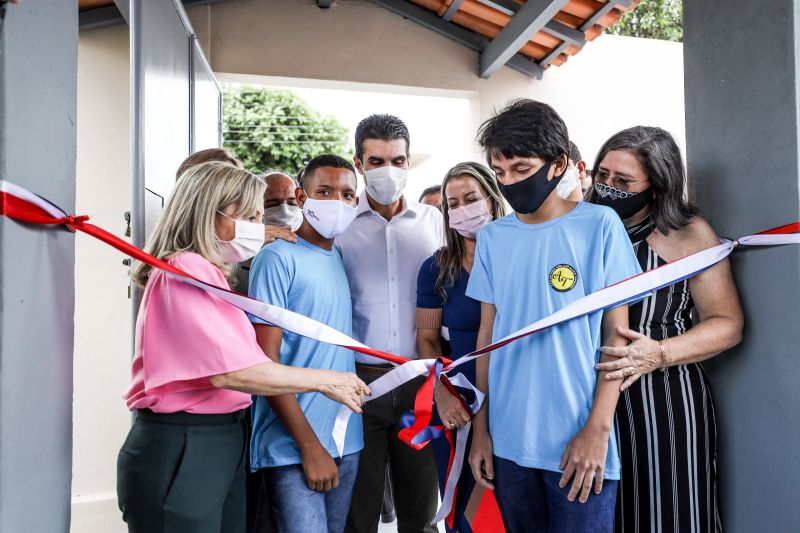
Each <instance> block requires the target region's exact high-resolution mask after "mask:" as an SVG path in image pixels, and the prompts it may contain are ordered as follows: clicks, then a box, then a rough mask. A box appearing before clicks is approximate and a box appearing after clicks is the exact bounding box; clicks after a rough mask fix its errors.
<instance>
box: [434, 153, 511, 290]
mask: <svg viewBox="0 0 800 533" xmlns="http://www.w3.org/2000/svg"><path fill="white" fill-rule="evenodd" d="M461 176H469V177H470V178H472V179H474V180H475V181H477V182H478V185H480V186H481V189H483V192H484V193H485V194H486V196H487V197H488V198H489V199H490V200H491V204H492V220H497V219H498V218H502V217H504V216H505V214H506V208H505V205H504V204H503V197H502V196H501V195H500V188H499V187H498V186H497V182H496V181H495V179H494V176H493V175H492V171H491V170H489V169H488V168H486V167H485V166H483V165H481V164H480V163H473V162H468V163H459V164H458V165H456V166H454V167H453V168H451V169H450V170H448V171H447V174H446V175H445V177H444V180H442V214H443V215H444V238H445V246H444V248H440V249H439V250H438V251H437V252H436V254H435V257H436V264H437V265H439V276H438V277H437V278H436V283H435V284H434V287H435V288H436V291H437V292H438V293H439V295H440V296H441V297H442V299H443V300H445V301H446V300H447V292H445V287H451V286H453V285H455V283H456V282H457V281H458V278H459V277H460V276H461V264H462V262H463V261H464V254H465V253H466V248H465V247H464V237H463V236H462V235H461V234H460V233H458V232H457V231H456V230H454V229H453V228H451V227H450V208H449V207H448V204H447V197H446V196H445V193H446V191H447V183H448V182H449V181H450V180H451V179H453V178H460V177H461Z"/></svg>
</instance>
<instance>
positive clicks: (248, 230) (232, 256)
mask: <svg viewBox="0 0 800 533" xmlns="http://www.w3.org/2000/svg"><path fill="white" fill-rule="evenodd" d="M217 213H219V214H220V215H222V216H224V217H226V218H230V219H231V220H233V223H234V228H235V230H234V231H235V233H234V237H233V239H231V240H229V241H223V240H220V241H219V253H220V255H222V259H224V260H225V262H226V263H241V262H242V261H247V260H248V259H251V258H253V257H254V256H255V255H256V254H257V253H258V251H259V250H261V247H262V246H263V245H264V224H259V223H258V222H248V221H247V220H238V219H235V218H232V217H230V216H228V215H226V214H225V213H223V212H222V211H217Z"/></svg>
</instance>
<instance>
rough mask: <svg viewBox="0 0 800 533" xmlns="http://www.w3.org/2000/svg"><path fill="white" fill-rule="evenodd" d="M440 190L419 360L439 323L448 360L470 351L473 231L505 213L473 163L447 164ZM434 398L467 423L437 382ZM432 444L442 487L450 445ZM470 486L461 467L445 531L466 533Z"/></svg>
mask: <svg viewBox="0 0 800 533" xmlns="http://www.w3.org/2000/svg"><path fill="white" fill-rule="evenodd" d="M442 193H443V194H442V196H443V198H442V206H441V209H442V213H443V214H444V227H445V242H446V246H445V247H444V248H441V249H439V250H437V251H436V253H434V254H433V255H432V256H431V257H429V258H428V259H427V260H426V261H425V262H424V263H423V264H422V267H421V268H420V271H419V276H418V278H417V351H418V352H419V356H420V357H421V358H434V357H438V356H439V355H441V354H442V353H443V350H442V345H443V338H442V327H443V326H444V327H445V328H447V331H448V332H449V340H450V346H451V350H452V351H451V358H452V359H457V358H458V357H461V356H462V355H464V354H467V353H469V352H472V351H474V350H475V344H476V341H477V339H478V327H479V326H480V322H481V305H480V302H478V301H476V300H473V299H472V298H468V297H467V296H466V294H465V293H466V290H467V282H468V281H469V273H470V271H471V270H472V261H473V259H474V257H475V242H476V241H475V239H476V234H477V232H478V230H479V229H481V228H482V227H483V226H485V225H486V224H488V223H489V222H491V221H492V220H496V219H498V218H501V217H503V216H505V206H504V204H503V200H502V197H501V196H500V190H499V189H498V188H497V184H496V182H495V180H494V179H493V177H492V174H491V171H490V170H489V169H488V168H486V167H485V166H483V165H481V164H479V163H461V164H458V165H456V166H455V167H453V168H451V169H450V170H449V171H448V172H447V175H446V176H445V178H444V180H443V181H442ZM459 372H461V373H463V374H464V375H465V376H466V377H467V379H469V380H470V381H471V382H473V383H474V382H475V363H474V362H471V363H468V364H465V365H462V366H460V367H459ZM436 398H437V411H438V415H439V418H441V422H442V424H444V425H445V427H447V428H450V429H454V428H457V427H459V426H462V425H463V424H465V423H466V422H468V421H469V419H470V416H469V413H467V411H466V409H465V408H464V407H463V404H462V402H461V400H459V399H458V398H455V397H453V396H452V395H451V394H450V393H449V392H448V391H447V389H446V388H445V387H444V385H442V384H441V383H437V388H436ZM467 447H468V448H469V444H467ZM433 448H434V454H435V456H436V466H437V470H438V471H439V488H440V490H441V491H444V482H445V475H446V472H447V465H448V461H449V458H450V446H449V444H448V442H447V441H446V440H445V439H437V440H435V441H434V442H433ZM474 486H475V480H474V479H473V477H472V473H471V472H470V471H469V468H464V469H463V470H462V472H461V478H460V479H459V482H458V490H457V492H456V502H455V505H456V519H455V522H454V524H453V525H454V527H453V528H450V527H448V528H447V530H448V532H450V531H459V532H462V533H465V532H466V533H471V531H472V529H471V528H470V525H469V522H470V521H469V520H468V519H467V517H466V516H465V511H466V509H467V506H468V504H469V503H470V500H473V502H477V501H479V499H480V497H481V494H478V493H477V491H476V494H475V496H474V498H471V493H472V489H473V487H474ZM470 508H471V509H472V508H473V506H472V505H471V506H470ZM469 514H473V512H471V513H469Z"/></svg>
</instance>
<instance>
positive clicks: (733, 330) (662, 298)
mask: <svg viewBox="0 0 800 533" xmlns="http://www.w3.org/2000/svg"><path fill="white" fill-rule="evenodd" d="M592 176H593V178H594V187H593V189H592V190H591V192H590V194H589V200H590V201H593V202H595V203H599V204H604V205H607V206H609V207H612V208H613V209H614V210H615V211H617V213H618V214H619V216H620V218H622V220H623V222H624V223H625V226H626V228H627V229H628V235H629V236H630V239H631V243H632V244H633V247H634V249H635V250H636V255H637V257H638V259H639V263H640V265H641V267H642V270H643V271H647V270H650V269H653V268H656V267H659V266H661V265H663V264H665V263H667V262H669V261H674V260H675V259H679V258H681V257H685V256H687V255H690V254H692V253H695V252H698V251H700V250H704V249H706V248H710V247H711V246H714V245H716V244H719V238H718V237H717V235H716V234H715V233H714V230H713V229H711V227H710V226H709V225H708V223H707V222H706V221H704V220H703V219H702V218H700V217H699V216H697V209H696V208H695V207H694V206H693V205H691V204H690V203H689V202H688V201H687V200H686V195H685V190H686V174H685V171H684V168H683V162H682V160H681V156H680V151H679V149H678V146H677V145H676V143H675V141H674V140H673V139H672V137H671V136H670V135H669V133H667V132H666V131H664V130H662V129H660V128H652V127H641V126H637V127H634V128H630V129H627V130H624V131H621V132H620V133H617V134H616V135H614V136H613V137H612V138H611V139H609V140H608V141H606V143H605V145H603V147H602V148H601V149H600V152H599V154H598V156H597V160H596V163H595V167H594V169H593V172H592ZM693 316H694V320H693ZM743 323H744V318H743V315H742V309H741V305H740V303H739V297H738V294H737V292H736V287H735V285H734V282H733V277H732V276H731V270H730V264H729V263H728V260H727V259H726V260H724V261H722V262H721V263H718V264H717V265H715V266H714V267H712V268H710V269H708V270H706V271H705V272H703V273H701V274H699V275H697V276H695V277H693V278H691V279H690V280H687V281H682V282H679V283H676V284H674V285H671V286H669V287H665V288H663V289H660V290H658V291H657V292H655V293H653V294H651V295H650V296H648V297H647V298H645V299H644V300H643V301H641V302H639V303H637V304H635V305H631V306H630V320H629V324H630V328H631V329H630V330H624V331H621V333H622V334H623V335H625V336H626V337H628V338H629V339H630V340H631V344H629V345H628V346H627V347H623V348H602V349H601V351H603V352H604V353H607V354H610V355H614V356H616V357H618V359H616V360H614V361H611V362H608V363H603V364H600V365H598V368H599V369H601V370H611V371H612V372H610V373H608V374H607V376H606V377H607V378H608V379H620V378H623V377H624V378H625V380H624V381H623V384H622V389H623V393H622V395H621V396H620V400H619V404H618V406H617V424H616V428H617V438H618V440H619V449H620V454H621V459H622V479H621V480H620V484H619V495H618V498H617V513H616V519H615V528H616V531H618V532H643V531H652V532H661V531H665V532H666V531H669V532H673V531H674V532H678V531H687V532H691V533H696V532H707V531H720V530H721V529H722V525H721V522H720V514H719V500H718V492H717V429H716V423H715V416H714V402H713V399H712V395H711V390H710V387H709V383H708V380H707V378H706V376H705V373H704V372H703V369H702V366H701V365H700V364H699V363H700V362H701V361H703V360H705V359H708V358H710V357H713V356H715V355H717V354H719V353H721V352H723V351H725V350H727V349H729V348H731V347H733V346H735V345H736V344H738V343H739V341H740V340H741V331H742V326H743Z"/></svg>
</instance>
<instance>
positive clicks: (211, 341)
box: [124, 252, 271, 414]
mask: <svg viewBox="0 0 800 533" xmlns="http://www.w3.org/2000/svg"><path fill="white" fill-rule="evenodd" d="M169 263H170V264H171V265H174V266H176V267H178V268H180V269H182V270H183V271H185V272H188V273H189V274H192V275H193V276H195V277H196V278H197V279H200V280H202V281H206V282H209V283H213V284H215V285H218V286H220V287H223V288H228V282H227V281H226V280H225V276H223V274H222V272H221V271H220V270H219V269H218V268H217V267H215V266H214V265H213V264H211V262H209V261H208V260H207V259H205V258H204V257H203V256H201V255H199V254H196V253H189V252H186V253H181V254H177V255H175V256H174V257H173V258H172V259H170V260H169ZM266 362H271V360H270V359H269V358H268V357H267V356H266V355H264V352H263V351H262V350H261V347H260V346H259V345H258V343H257V342H256V335H255V331H254V330H253V326H252V325H251V324H250V321H249V320H248V319H247V316H246V315H245V313H244V312H243V311H241V310H239V309H237V308H235V307H234V306H232V305H231V304H229V303H227V302H225V301H223V300H220V299H219V298H217V297H216V296H213V295H211V294H209V293H207V292H206V291H204V290H202V289H200V288H198V287H195V286H193V285H189V284H188V283H185V282H183V281H181V280H180V279H178V278H175V277H172V276H168V275H167V274H165V273H164V272H162V271H160V270H156V269H154V270H153V273H152V274H151V275H150V280H149V281H148V282H147V286H146V287H145V290H144V296H143V297H142V304H141V307H140V308H139V316H138V319H137V321H136V348H135V356H134V358H133V368H132V370H131V374H132V378H133V380H132V383H131V386H130V388H128V391H127V392H126V393H125V396H124V398H125V401H126V402H127V403H128V408H130V409H131V410H133V409H150V410H151V411H154V412H156V413H174V412H177V411H186V412H189V413H197V414H219V413H232V412H234V411H238V410H239V409H244V408H245V407H247V406H248V405H250V403H251V399H250V395H249V394H245V393H242V392H236V391H232V390H227V389H218V388H216V387H214V386H213V385H212V384H211V382H210V381H209V379H208V378H209V376H215V375H217V374H224V373H226V372H234V371H236V370H242V369H244V368H249V367H252V366H255V365H258V364H261V363H266Z"/></svg>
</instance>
